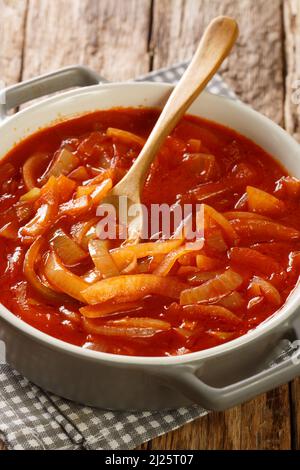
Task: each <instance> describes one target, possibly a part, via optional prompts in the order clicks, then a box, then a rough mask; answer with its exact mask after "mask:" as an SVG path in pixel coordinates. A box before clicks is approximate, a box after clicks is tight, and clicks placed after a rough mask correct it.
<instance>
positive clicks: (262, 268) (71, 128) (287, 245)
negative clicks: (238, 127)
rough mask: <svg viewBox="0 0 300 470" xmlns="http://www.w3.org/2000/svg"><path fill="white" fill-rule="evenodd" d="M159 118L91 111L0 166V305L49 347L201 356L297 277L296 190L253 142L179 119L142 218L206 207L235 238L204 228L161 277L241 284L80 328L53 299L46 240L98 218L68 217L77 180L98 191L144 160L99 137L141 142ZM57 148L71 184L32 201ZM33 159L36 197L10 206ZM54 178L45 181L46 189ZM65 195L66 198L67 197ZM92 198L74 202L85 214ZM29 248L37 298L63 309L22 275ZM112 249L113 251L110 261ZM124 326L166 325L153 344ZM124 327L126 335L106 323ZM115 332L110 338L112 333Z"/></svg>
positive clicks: (265, 309) (144, 305)
mask: <svg viewBox="0 0 300 470" xmlns="http://www.w3.org/2000/svg"><path fill="white" fill-rule="evenodd" d="M157 117H158V111H157V110H154V109H147V108H145V109H114V110H109V111H99V112H95V113H92V114H89V115H86V116H82V117H78V118H75V119H71V120H69V121H66V122H61V123H58V124H56V125H54V126H52V127H49V128H47V129H44V130H41V131H39V132H37V133H35V134H34V135H32V136H30V137H28V138H27V139H25V140H24V141H23V142H21V143H19V144H18V145H16V146H15V147H14V148H13V149H12V150H11V151H10V152H9V154H8V155H7V156H6V158H5V159H4V160H3V162H2V164H1V165H0V212H1V214H2V217H1V219H2V220H1V222H0V238H1V243H0V276H1V290H0V302H1V303H2V304H3V305H5V306H6V307H7V308H8V309H9V310H11V311H12V312H13V313H14V314H15V315H16V316H18V317H19V318H21V319H22V320H24V321H25V322H27V323H29V324H30V325H32V326H34V327H35V328H37V329H39V330H41V331H43V332H45V333H47V334H49V335H51V336H54V337H55V338H59V339H61V340H64V341H66V342H68V343H72V344H75V345H78V346H82V347H85V348H91V349H96V350H99V351H104V352H109V353H115V354H126V355H134V356H165V355H179V354H185V353H189V352H194V351H199V350H203V349H206V348H210V347H214V346H216V345H219V344H222V343H224V342H227V341H230V340H232V339H234V338H237V337H239V336H241V335H243V334H245V333H247V332H248V331H249V330H252V329H254V328H255V327H257V326H258V325H259V324H260V323H261V322H263V321H264V320H266V319H267V318H268V317H270V316H271V315H273V314H274V313H275V312H276V311H277V310H278V309H279V308H280V307H281V306H282V305H283V304H284V303H285V301H286V299H287V297H288V295H289V294H290V292H291V291H292V289H293V288H294V287H295V285H296V283H297V280H298V274H299V273H298V271H299V266H300V255H299V253H300V220H299V209H300V204H299V202H300V183H299V181H298V180H296V179H295V178H292V177H289V176H288V175H287V172H286V171H285V170H284V169H283V168H282V167H281V166H280V165H279V164H278V163H277V162H276V161H275V160H274V159H273V158H272V157H271V156H270V155H269V154H267V153H266V152H265V151H264V150H263V149H262V148H260V147H259V146H257V145H256V144H255V143H254V142H251V141H250V140H248V139H247V138H245V137H243V136H241V135H239V134H237V133H236V132H234V131H233V130H231V129H227V128H225V127H223V126H221V125H218V124H216V123H213V122H209V121H206V120H203V119H200V118H196V117H193V116H186V117H185V118H184V119H182V121H181V122H180V123H179V124H178V125H177V127H176V128H175V130H174V131H173V133H172V134H171V136H169V137H168V138H167V140H166V142H165V144H164V146H163V148H162V149H161V151H160V152H159V154H158V156H157V158H156V160H155V162H154V164H153V166H152V168H151V171H150V174H149V177H148V179H147V181H146V184H145V188H144V191H143V195H142V199H143V202H144V203H145V204H146V205H147V206H148V207H150V205H151V204H153V203H159V204H161V203H168V204H174V203H175V202H179V203H180V204H183V203H192V204H196V203H204V204H207V205H208V206H209V207H212V208H213V209H215V210H216V211H218V214H221V215H222V220H223V219H224V218H225V219H226V220H227V221H228V222H229V225H230V227H231V230H232V229H233V231H234V234H235V235H234V236H235V238H234V242H232V243H231V242H229V241H228V233H227V234H226V227H225V228H224V227H223V226H222V223H221V224H219V223H218V222H216V220H213V219H214V217H212V218H211V219H209V221H210V222H209V223H208V226H207V230H206V235H205V237H207V238H205V245H204V249H203V250H202V251H201V252H199V253H192V254H185V255H183V256H182V257H181V258H180V259H178V260H177V261H176V262H175V263H174V266H173V267H172V269H171V271H170V273H169V276H170V279H171V277H172V279H175V280H177V281H178V282H179V281H180V282H181V283H182V284H184V285H185V289H193V288H194V287H199V286H203V285H204V284H207V283H208V282H210V281H211V280H212V279H215V278H216V277H218V276H220V274H222V273H224V272H228V269H229V270H232V271H234V273H236V275H239V277H240V278H241V281H240V282H238V286H237V287H236V288H232V290H230V289H229V288H228V284H226V286H227V287H225V290H226V289H227V288H228V289H229V290H228V292H227V294H226V295H225V294H224V292H223V291H222V292H220V295H219V294H217V295H216V296H215V297H209V296H208V298H206V299H205V300H204V301H203V300H202V301H201V300H200V301H199V302H196V303H195V304H191V305H189V304H182V303H181V301H180V300H179V299H174V298H169V297H168V296H167V295H166V296H164V295H155V294H153V295H148V296H146V297H145V298H144V299H140V300H138V301H136V300H135V302H136V305H135V307H134V308H133V309H132V310H129V311H125V312H124V311H120V312H114V313H113V314H111V315H107V316H104V317H101V318H96V319H88V321H87V322H86V321H84V315H82V313H81V312H80V311H79V308H82V307H83V306H84V303H82V302H80V301H78V300H76V298H72V297H71V296H70V295H65V294H64V295H63V296H62V297H60V294H62V292H60V290H59V289H58V287H57V285H54V284H56V283H55V282H54V284H51V281H49V277H48V278H47V276H46V275H45V272H44V268H43V266H44V265H45V263H46V258H47V256H48V254H49V253H48V252H49V250H50V251H51V250H53V246H52V245H51V237H52V236H53V233H54V232H53V230H58V229H60V230H63V231H64V233H66V234H67V235H68V236H69V238H71V239H74V240H75V241H76V243H77V242H78V238H76V237H75V235H74V234H76V224H78V223H80V222H81V221H82V220H84V221H86V222H88V221H89V220H91V219H92V218H93V217H95V213H96V208H95V207H94V206H91V205H89V206H88V208H87V209H85V208H84V207H83V208H81V209H76V210H75V211H74V208H73V205H72V204H74V198H75V196H74V194H75V192H76V191H77V190H78V186H80V187H81V188H82V187H83V188H84V187H86V184H85V183H86V181H88V182H89V181H90V180H91V179H93V178H95V177H96V178H97V177H98V182H97V180H96V185H97V184H99V181H100V180H101V177H99V174H100V173H101V175H102V174H105V175H109V178H111V179H112V181H113V184H116V182H118V181H119V180H120V179H121V178H122V177H123V176H124V174H125V173H126V171H127V170H128V169H129V168H130V166H131V165H132V162H133V161H134V160H135V159H136V157H137V156H138V154H139V151H140V149H141V145H140V144H139V143H138V141H130V140H129V141H126V139H125V140H124V139H123V138H118V136H109V135H107V129H108V128H116V129H121V130H125V131H128V132H130V133H133V134H134V135H135V136H138V137H140V138H142V139H146V138H147V136H148V135H149V133H150V131H151V129H152V128H153V126H154V124H155V122H156V120H157ZM62 149H67V151H68V152H70V153H71V154H72V156H73V157H74V159H75V160H74V161H75V163H74V161H72V162H71V167H70V171H69V173H67V174H66V171H65V170H64V175H65V177H66V178H67V179H68V180H62V183H63V184H62V185H60V186H59V184H58V185H57V186H55V188H56V189H55V191H54V189H53V188H52V189H51V187H50V185H49V184H48V187H47V188H46V190H43V189H42V195H41V193H40V192H39V190H40V189H41V188H42V187H43V186H44V185H45V184H46V183H47V180H49V174H51V172H50V173H49V169H51V168H53V162H54V161H57V158H58V157H57V156H58V154H59V152H60V151H61V150H62ZM36 154H40V159H36V161H37V162H38V163H36V162H35V165H34V166H33V168H31V169H30V172H29V175H30V177H31V178H32V179H33V180H34V181H33V187H34V188H38V192H37V196H35V195H34V194H33V193H32V194H33V196H32V195H31V196H30V197H33V199H32V200H31V199H30V197H29V202H28V200H27V201H26V198H25V201H24V200H23V201H21V202H20V200H19V198H20V197H21V196H22V195H24V194H27V193H28V191H29V188H28V181H29V180H28V178H27V187H26V184H25V182H24V178H25V176H24V171H25V170H24V167H23V165H24V163H25V162H26V161H28V159H29V158H30V157H32V156H34V155H36ZM79 167H80V170H79V171H77V172H75V173H73V174H72V172H74V170H76V169H78V168H79ZM43 175H44V176H43ZM58 177H59V175H57V174H56V175H54V180H55V181H54V180H53V184H56V183H57V181H56V180H57V178H58ZM70 181H71V183H70ZM72 181H73V183H72ZM74 182H75V183H74ZM68 184H70V188H69V189H70V193H69V194H68V195H67V196H66V194H67V191H68V190H69V189H67V186H68ZM72 184H73V186H72ZM252 188H254V190H253V189H252ZM257 190H260V191H257ZM51 191H52V192H51ZM81 191H84V189H83V190H82V189H81ZM262 191H263V192H262ZM56 193H57V194H58V196H57V194H56ZM266 193H268V194H266ZM268 195H269V196H268ZM65 196H66V197H65ZM89 197H90V196H89V195H88V196H86V197H85V199H82V201H83V202H82V204H83V205H84V204H85V203H86V201H87V198H89ZM68 201H71V203H70V204H71V206H72V209H70V207H71V206H70V207H69V206H68V207H67V208H66V206H64V209H62V206H63V205H64V204H68ZM41 208H42V209H41ZM39 209H40V210H41V212H42V211H43V210H44V211H46V212H47V211H48V212H47V214H46V215H45V214H42V215H41V217H44V219H43V221H42V225H39V226H38V227H37V228H36V226H34V230H33V228H32V225H30V221H31V220H32V219H33V218H34V216H35V215H36V213H37V211H38V210H39ZM63 210H65V212H63ZM76 211H77V212H76ZM80 211H81V212H80ZM241 213H243V214H244V215H243V214H242V215H241ZM249 214H250V215H249ZM251 214H252V215H251ZM45 217H46V219H45ZM47 217H48V218H47ZM45 220H46V221H48V222H47V224H46V222H45ZM49 221H50V222H49ZM43 224H44V225H43ZM45 224H46V225H45ZM272 224H273V225H272ZM24 226H25V227H26V228H25V229H24ZM224 230H225V231H224ZM55 233H56V232H55ZM74 237H75V238H74ZM37 238H39V239H41V240H42V241H41V248H40V251H39V253H38V255H37V259H36V260H35V261H34V263H35V264H34V272H35V273H36V276H37V277H38V278H39V282H40V283H41V284H43V285H44V286H45V287H46V289H48V290H52V289H53V292H54V295H58V297H59V298H61V299H62V300H61V301H54V302H52V301H51V300H49V298H47V297H44V296H43V295H42V294H41V292H40V291H38V290H37V289H36V288H35V287H34V285H33V284H32V283H31V282H30V281H29V280H28V275H27V274H26V272H24V259H25V257H26V253H27V252H28V250H29V248H30V246H31V245H32V244H33V242H34V241H35V240H36V239H37ZM118 244H119V243H117V242H115V243H114V244H113V245H111V246H110V250H111V249H112V248H115V247H117V246H118ZM81 250H83V252H84V253H83V255H82V260H81V261H80V262H78V263H75V264H73V265H72V266H68V267H67V269H68V270H69V271H70V272H71V273H73V274H74V275H75V276H77V278H78V277H80V276H82V277H84V275H85V273H86V272H88V271H89V270H91V269H93V266H94V265H93V262H92V260H91V258H90V257H89V256H88V251H87V246H81ZM85 252H86V255H85ZM198 255H200V258H197V256H198ZM161 261H162V258H159V257H146V258H144V259H139V260H138V263H137V266H136V267H135V268H134V271H133V274H141V273H153V272H154V270H155V269H156V268H157V265H159V263H160V262H161ZM198 263H199V265H198ZM80 279H81V278H80ZM226 282H227V281H226ZM222 288H223V287H222ZM232 293H234V294H233V295H231V294H232ZM125 294H126V293H125V292H124V295H125ZM201 295H202V294H201ZM199 306H200V307H199ZM201 306H202V307H201ZM203 306H204V307H207V306H208V307H209V308H203ZM228 312H229V314H228ZM230 314H231V315H230ZM131 317H134V318H135V319H139V318H140V319H143V318H147V319H154V320H160V321H161V322H164V323H162V325H169V326H164V328H162V329H160V327H157V331H156V326H155V325H156V324H155V323H154V324H153V325H154V326H153V331H152V333H151V331H150V330H151V328H152V327H151V328H150V327H149V325H150V323H149V322H148V326H147V325H146V326H145V327H143V326H140V325H139V324H138V323H137V325H135V326H134V325H133V324H130V322H129V323H128V324H127V323H126V322H127V319H128V318H131ZM124 318H125V323H124V325H123V324H122V323H120V324H117V323H109V322H115V321H117V320H122V319H124ZM116 325H117V328H119V329H120V332H119V333H117V330H116V329H114V328H115V326H116ZM141 325H142V324H141ZM99 326H100V327H103V326H104V327H107V326H108V331H109V332H110V333H106V332H105V331H106V330H105V329H104V330H101V328H100V330H101V332H100V334H99V331H100V330H99V329H98V330H97V328H98V327H99ZM111 326H114V328H113V329H111ZM122 328H123V330H124V332H123V330H122ZM149 328H150V329H149ZM146 330H147V331H146ZM118 331H119V330H118Z"/></svg>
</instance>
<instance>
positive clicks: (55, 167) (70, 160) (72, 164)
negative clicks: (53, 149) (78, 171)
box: [42, 148, 80, 181]
mask: <svg viewBox="0 0 300 470" xmlns="http://www.w3.org/2000/svg"><path fill="white" fill-rule="evenodd" d="M79 164H80V160H79V158H78V157H77V156H76V155H74V153H72V152H70V150H68V149H66V148H63V149H61V150H59V151H58V153H56V155H55V157H54V160H53V162H52V163H51V165H50V168H49V169H48V170H46V172H45V173H44V175H43V176H42V181H45V180H46V179H48V178H50V176H56V177H57V176H60V175H67V174H68V173H70V172H71V171H72V170H74V169H75V168H77V167H78V165H79Z"/></svg>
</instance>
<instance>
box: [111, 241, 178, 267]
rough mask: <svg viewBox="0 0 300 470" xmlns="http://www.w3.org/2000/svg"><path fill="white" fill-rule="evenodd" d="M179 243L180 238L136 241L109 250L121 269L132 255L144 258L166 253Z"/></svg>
mask: <svg viewBox="0 0 300 470" xmlns="http://www.w3.org/2000/svg"><path fill="white" fill-rule="evenodd" d="M181 244H182V240H181V239H176V240H167V241H158V242H147V243H138V244H136V245H126V246H123V247H120V248H115V249H113V250H111V251H110V253H111V255H112V257H113V259H114V261H115V263H116V264H117V266H118V267H119V269H121V270H122V269H124V267H126V266H127V265H128V260H131V259H132V257H133V255H134V256H136V258H137V259H140V258H146V257H147V256H154V255H159V254H166V253H169V252H170V251H172V250H174V249H176V248H178V247H179V246H180V245H181Z"/></svg>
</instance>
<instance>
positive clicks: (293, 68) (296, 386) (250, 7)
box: [0, 0, 300, 449]
mask: <svg viewBox="0 0 300 470" xmlns="http://www.w3.org/2000/svg"><path fill="white" fill-rule="evenodd" d="M219 14H227V15H231V16H233V17H235V18H236V19H237V20H238V22H239V25H240V37H239V40H238V43H237V45H236V47H235V49H234V51H233V53H232V54H231V56H230V58H229V59H228V60H227V61H226V63H225V65H224V66H223V67H222V75H223V77H224V78H225V79H226V80H227V82H228V83H229V84H230V85H231V86H232V88H233V89H234V90H235V92H236V93H237V95H238V96H239V97H240V98H241V99H242V100H243V101H245V102H246V103H248V104H250V105H252V106H253V107H254V108H255V109H257V110H258V111H260V112H262V113H264V114H266V115H267V116H269V117H270V118H271V119H273V120H274V121H276V122H277V123H279V124H280V125H281V126H283V127H285V128H286V129H287V130H288V132H290V133H291V134H293V135H294V136H295V137H296V138H297V139H299V141H300V123H299V122H300V120H299V109H300V108H299V107H298V106H297V105H296V104H293V103H292V99H291V97H292V94H293V93H294V91H295V90H294V89H293V87H294V86H297V85H298V88H299V89H300V81H299V83H298V84H297V82H296V80H297V79H298V80H300V0H0V79H1V80H4V81H5V82H6V83H7V84H12V83H15V82H18V81H20V80H24V79H27V78H29V77H33V76H35V75H38V74H41V73H45V72H48V71H51V70H55V69H57V68H59V67H61V66H66V65H68V64H76V63H81V64H86V65H88V66H90V67H92V68H93V69H95V70H96V71H98V72H99V73H100V74H102V75H103V76H105V77H106V78H107V79H109V80H112V81H113V80H124V79H128V78H132V77H136V76H138V75H141V74H145V73H147V72H148V71H150V70H153V69H157V68H160V67H166V66H168V65H171V64H174V63H176V62H178V61H181V60H185V59H188V58H189V57H191V55H192V54H193V51H194V50H195V47H196V45H197V43H198V40H199V38H200V36H201V33H202V31H203V29H204V27H205V26H206V25H207V23H208V22H209V20H210V19H211V18H213V17H214V16H217V15H219ZM0 386H1V384H0ZM142 448H143V449H300V380H296V381H294V382H293V383H292V384H289V385H285V386H283V387H280V388H279V389H277V390H274V391H272V392H269V393H267V394H265V395H262V396H260V397H258V398H257V399H255V400H253V401H251V402H249V403H246V404H244V405H242V406H239V407H237V408H234V409H231V410H229V411H226V412H225V413H211V414H209V415H208V416H207V417H204V418H201V419H199V420H197V421H195V422H193V423H192V424H189V425H186V426H184V427H182V428H181V429H179V430H177V431H174V432H171V433H169V434H167V435H164V436H162V437H159V438H157V439H154V440H152V441H151V442H149V443H146V444H144V445H143V446H142Z"/></svg>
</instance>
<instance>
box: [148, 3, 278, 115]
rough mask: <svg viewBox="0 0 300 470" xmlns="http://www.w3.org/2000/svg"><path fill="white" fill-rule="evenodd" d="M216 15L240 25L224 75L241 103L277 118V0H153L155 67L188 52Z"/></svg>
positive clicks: (192, 49) (183, 55)
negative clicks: (232, 19) (233, 20)
mask: <svg viewBox="0 0 300 470" xmlns="http://www.w3.org/2000/svg"><path fill="white" fill-rule="evenodd" d="M219 14H227V15H231V16H233V17H235V18H236V19H237V20H238V23H239V26H240V37H239V39H238V42H237V46H236V47H235V48H234V50H233V51H232V53H231V55H230V57H229V59H228V60H227V61H226V62H225V63H224V65H223V67H222V74H223V76H224V77H225V78H226V80H227V82H228V83H229V84H230V85H231V86H232V87H233V88H234V90H235V91H236V93H237V94H238V95H239V97H240V98H241V99H242V100H243V101H244V102H246V103H249V104H251V105H252V106H253V107H254V108H256V109H257V110H259V111H261V112H264V113H265V114H267V115H268V116H270V117H271V118H272V119H273V120H275V121H276V122H282V116H283V109H282V103H283V99H284V87H283V61H282V48H281V43H282V41H281V39H282V24H281V23H282V21H281V1H280V0H272V1H269V2H268V3H267V6H266V2H265V0H255V2H254V1H252V0H222V2H220V1H219V0H156V1H155V4H154V21H153V35H152V41H151V49H152V51H153V54H154V61H153V63H154V68H158V67H163V66H167V65H171V64H174V63H176V62H178V61H181V60H186V59H188V58H189V57H191V56H192V54H193V52H194V51H195V48H196V45H197V43H198V41H199V38H200V37H201V34H202V32H203V30H204V27H205V25H207V24H208V22H209V21H210V20H211V19H212V18H213V17H215V16H217V15H219ZM162 23H163V26H162ZM271 84H272V86H271Z"/></svg>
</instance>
